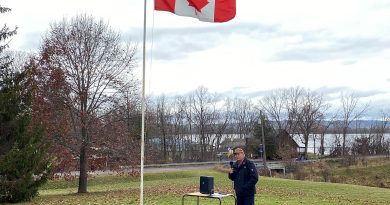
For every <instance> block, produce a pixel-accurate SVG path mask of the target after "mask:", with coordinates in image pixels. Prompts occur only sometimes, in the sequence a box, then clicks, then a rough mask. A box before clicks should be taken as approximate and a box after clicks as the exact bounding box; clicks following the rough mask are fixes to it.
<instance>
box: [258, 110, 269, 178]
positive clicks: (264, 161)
mask: <svg viewBox="0 0 390 205" xmlns="http://www.w3.org/2000/svg"><path fill="white" fill-rule="evenodd" d="M259 124H260V126H261V142H262V143H263V147H262V148H263V165H264V171H265V173H266V175H268V167H267V154H266V149H265V139H264V125H263V124H264V123H263V112H262V111H261V110H260V119H259Z"/></svg>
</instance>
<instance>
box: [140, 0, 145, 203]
mask: <svg viewBox="0 0 390 205" xmlns="http://www.w3.org/2000/svg"><path fill="white" fill-rule="evenodd" d="M146 1H147V0H144V34H143V47H142V100H141V104H142V105H141V112H142V114H141V118H142V119H141V123H142V125H141V165H140V167H141V179H140V193H139V204H140V205H143V204H144V156H145V106H146V105H145V104H146V102H145V101H146V100H145V58H146V57H145V53H146V49H145V47H146Z"/></svg>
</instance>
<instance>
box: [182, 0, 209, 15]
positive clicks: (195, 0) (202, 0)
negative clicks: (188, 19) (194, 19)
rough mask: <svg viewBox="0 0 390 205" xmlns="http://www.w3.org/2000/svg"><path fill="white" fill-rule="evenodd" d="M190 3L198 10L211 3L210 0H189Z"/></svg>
mask: <svg viewBox="0 0 390 205" xmlns="http://www.w3.org/2000/svg"><path fill="white" fill-rule="evenodd" d="M187 1H188V5H189V6H192V7H194V8H195V9H196V10H197V11H198V12H201V10H202V9H203V8H204V7H205V6H206V5H207V4H209V1H208V0H187Z"/></svg>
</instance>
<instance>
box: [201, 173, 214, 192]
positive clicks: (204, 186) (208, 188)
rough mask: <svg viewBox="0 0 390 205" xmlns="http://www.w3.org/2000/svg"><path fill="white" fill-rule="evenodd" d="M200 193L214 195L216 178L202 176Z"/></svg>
mask: <svg viewBox="0 0 390 205" xmlns="http://www.w3.org/2000/svg"><path fill="white" fill-rule="evenodd" d="M199 188H200V193H202V194H214V177H210V176H200V187H199Z"/></svg>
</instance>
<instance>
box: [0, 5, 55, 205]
mask: <svg viewBox="0 0 390 205" xmlns="http://www.w3.org/2000/svg"><path fill="white" fill-rule="evenodd" d="M7 11H10V9H8V8H4V7H0V13H4V12H7ZM15 33H16V30H10V29H9V28H8V27H7V26H6V25H4V27H3V28H2V29H1V30H0V42H3V41H5V40H6V39H7V38H9V37H11V36H12V35H14V34H15ZM5 48H7V43H4V44H0V165H1V166H0V203H2V202H19V201H27V200H30V199H32V198H33V197H34V196H36V195H37V194H38V187H39V186H41V185H42V184H44V183H45V182H46V181H47V177H48V174H49V172H50V168H51V159H50V158H48V157H47V156H46V154H45V153H46V151H47V148H48V145H47V144H46V143H45V141H44V135H43V134H44V129H43V127H42V126H37V125H33V123H31V118H32V117H31V116H32V109H31V93H32V92H31V89H29V86H28V75H27V71H24V72H21V73H17V72H15V71H13V70H12V69H10V65H11V63H12V59H10V58H9V57H8V56H5V55H2V54H3V51H4V49H5Z"/></svg>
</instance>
